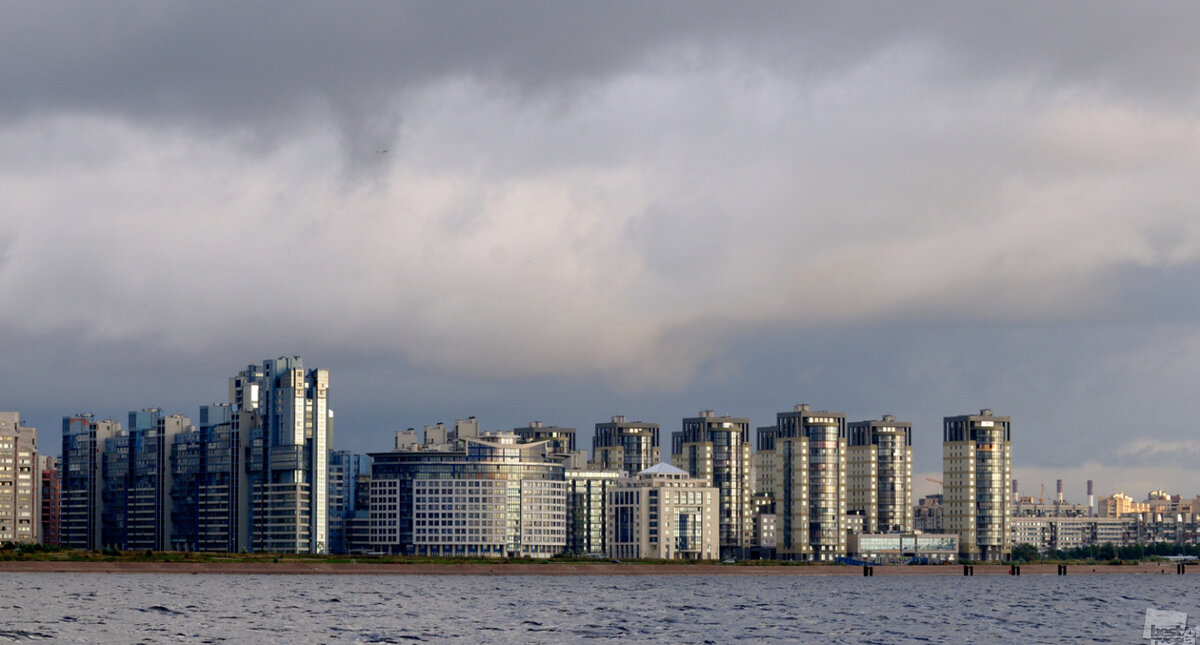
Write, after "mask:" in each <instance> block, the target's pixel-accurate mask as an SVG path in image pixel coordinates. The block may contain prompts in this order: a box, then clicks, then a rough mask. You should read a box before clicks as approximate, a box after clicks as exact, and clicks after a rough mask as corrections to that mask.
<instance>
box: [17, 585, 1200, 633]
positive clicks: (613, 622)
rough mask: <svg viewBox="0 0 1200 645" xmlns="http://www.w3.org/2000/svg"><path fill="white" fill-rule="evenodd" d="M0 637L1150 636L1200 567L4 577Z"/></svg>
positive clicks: (1198, 602) (1196, 612)
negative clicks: (1147, 623)
mask: <svg viewBox="0 0 1200 645" xmlns="http://www.w3.org/2000/svg"><path fill="white" fill-rule="evenodd" d="M0 580H2V581H3V584H0V642H7V641H18V642H39V641H40V642H48V643H258V642H271V643H421V642H426V643H521V644H524V643H606V642H618V641H620V642H622V643H634V642H655V643H731V642H734V641H740V642H797V643H804V642H813V643H1071V642H1076V643H1082V642H1089V643H1090V642H1101V643H1139V642H1142V643H1147V642H1148V641H1144V640H1142V638H1141V634H1142V627H1143V623H1144V619H1145V614H1146V610H1147V609H1148V608H1156V609H1162V610H1171V611H1181V612H1186V613H1188V614H1189V615H1190V616H1191V618H1192V619H1193V621H1194V620H1195V619H1196V618H1200V590H1198V589H1197V587H1198V586H1200V575H1188V576H1175V575H1145V574H1143V575H1089V576H1065V577H1060V576H1045V575H1039V576H1020V577H1010V576H991V575H989V576H974V577H963V576H954V575H922V576H887V575H879V576H875V577H871V578H862V577H853V576H828V577H825V576H808V575H797V576H786V575H784V576H753V575H744V576H743V575H738V576H693V575H683V576H578V577H575V576H409V575H363V576H359V575H353V576H352V575H204V574H200V575H175V574H146V575H141V574H37V573H11V574H4V575H3V576H2V577H0Z"/></svg>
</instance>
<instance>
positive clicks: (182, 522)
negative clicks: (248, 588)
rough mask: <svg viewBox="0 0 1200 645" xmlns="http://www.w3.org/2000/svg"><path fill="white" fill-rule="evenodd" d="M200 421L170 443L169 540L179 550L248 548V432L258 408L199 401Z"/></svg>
mask: <svg viewBox="0 0 1200 645" xmlns="http://www.w3.org/2000/svg"><path fill="white" fill-rule="evenodd" d="M199 421H200V423H199V425H198V426H197V427H195V428H192V429H190V430H189V431H186V432H182V433H180V434H178V435H176V436H175V437H174V441H173V442H172V445H171V459H170V461H171V475H172V481H173V484H172V487H171V497H172V504H173V508H172V517H173V525H174V531H173V533H172V544H173V547H174V548H175V549H176V550H179V551H210V552H224V553H237V552H239V551H243V550H247V551H248V550H251V548H252V542H251V539H250V525H251V522H250V510H251V505H250V484H249V476H248V472H247V468H246V463H245V462H246V454H247V453H248V452H249V448H250V446H249V441H248V440H249V435H250V433H249V432H247V431H244V430H243V428H255V427H257V412H256V411H255V410H254V409H252V410H239V409H237V408H236V407H235V404H233V403H222V404H212V405H202V406H200V415H199Z"/></svg>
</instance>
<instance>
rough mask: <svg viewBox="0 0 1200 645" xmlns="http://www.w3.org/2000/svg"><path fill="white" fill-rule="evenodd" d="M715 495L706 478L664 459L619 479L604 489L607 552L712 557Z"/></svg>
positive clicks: (654, 557)
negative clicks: (606, 512)
mask: <svg viewBox="0 0 1200 645" xmlns="http://www.w3.org/2000/svg"><path fill="white" fill-rule="evenodd" d="M719 496H720V491H719V489H717V488H716V487H714V486H711V485H709V484H708V482H707V481H705V480H702V479H699V478H696V477H692V476H690V475H689V474H688V473H687V472H686V471H684V470H682V469H679V468H676V467H674V466H670V465H667V464H658V465H656V466H653V467H651V468H648V469H646V470H644V471H642V472H640V473H638V474H637V475H636V476H634V477H632V478H623V479H621V480H619V481H618V482H617V484H616V486H614V487H613V488H612V490H610V491H609V493H608V554H609V556H610V557H613V558H627V559H639V560H640V559H652V560H713V559H716V558H717V556H718V553H719V548H720V529H719V526H720V524H719V520H718V519H717V518H718V516H719V512H718V510H719V507H718V498H719Z"/></svg>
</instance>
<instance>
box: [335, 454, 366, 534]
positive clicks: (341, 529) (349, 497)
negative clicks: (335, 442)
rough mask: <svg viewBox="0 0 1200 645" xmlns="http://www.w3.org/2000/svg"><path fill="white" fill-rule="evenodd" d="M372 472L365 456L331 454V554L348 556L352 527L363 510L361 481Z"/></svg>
mask: <svg viewBox="0 0 1200 645" xmlns="http://www.w3.org/2000/svg"><path fill="white" fill-rule="evenodd" d="M370 472H371V464H370V459H369V458H368V457H367V456H366V455H359V454H356V453H352V452H350V451H349V450H334V451H331V452H330V453H329V552H330V553H335V554H342V553H349V552H350V550H351V539H350V532H351V524H353V522H354V519H355V513H356V512H357V510H358V509H359V508H360V504H359V502H358V499H357V498H358V493H359V486H358V483H359V477H360V476H361V475H363V474H364V473H370Z"/></svg>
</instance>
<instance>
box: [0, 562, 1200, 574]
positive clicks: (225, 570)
mask: <svg viewBox="0 0 1200 645" xmlns="http://www.w3.org/2000/svg"><path fill="white" fill-rule="evenodd" d="M973 566H974V567H975V569H974V571H975V575H979V576H993V575H1009V567H1008V565H1000V564H986V565H985V564H976V565H973ZM1020 566H1021V575H1057V574H1058V565H1054V564H1026V565H1020ZM873 568H874V571H873V575H875V576H922V575H942V576H960V577H961V576H962V567H961V566H959V565H925V566H906V565H879V566H875V567H873ZM0 573H67V574H70V573H115V574H121V573H125V574H147V573H165V574H217V575H424V576H429V575H437V576H446V575H456V576H619V575H626V576H660V575H685V576H726V575H735V576H737V575H751V576H859V577H862V576H863V570H862V567H859V566H850V565H728V564H716V563H714V564H641V563H627V564H625V563H622V564H618V563H611V562H598V563H545V564H531V563H508V562H504V561H497V562H496V563H495V564H491V563H454V564H393V563H387V564H382V563H336V564H327V563H320V562H281V563H271V562H68V561H49V560H10V561H0ZM1175 573H1176V572H1175V565H1174V564H1170V563H1158V562H1154V563H1143V564H1139V565H1112V564H1097V565H1084V564H1079V565H1067V575H1103V574H1154V575H1166V574H1170V575H1175ZM1197 573H1198V574H1200V572H1197Z"/></svg>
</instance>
